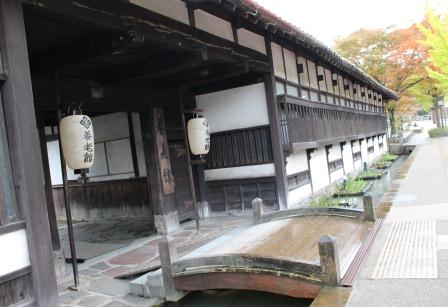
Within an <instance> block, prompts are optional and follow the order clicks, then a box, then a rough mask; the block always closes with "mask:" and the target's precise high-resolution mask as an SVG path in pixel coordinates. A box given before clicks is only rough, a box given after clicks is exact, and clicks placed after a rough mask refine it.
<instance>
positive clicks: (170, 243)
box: [159, 236, 184, 302]
mask: <svg viewBox="0 0 448 307" xmlns="http://www.w3.org/2000/svg"><path fill="white" fill-rule="evenodd" d="M159 255H160V266H161V268H162V278H163V288H164V292H165V298H166V300H167V301H172V302H173V301H174V302H175V301H178V300H179V299H180V298H182V297H183V296H184V294H183V292H182V291H178V290H176V288H175V286H174V278H173V266H172V263H173V262H174V261H176V259H177V249H176V244H175V241H174V238H172V237H169V236H164V237H163V238H162V239H161V240H160V241H159Z"/></svg>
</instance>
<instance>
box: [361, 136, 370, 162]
mask: <svg viewBox="0 0 448 307" xmlns="http://www.w3.org/2000/svg"><path fill="white" fill-rule="evenodd" d="M361 157H362V158H361V160H362V163H364V162H369V155H368V153H367V142H366V139H364V140H362V141H361Z"/></svg>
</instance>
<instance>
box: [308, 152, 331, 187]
mask: <svg viewBox="0 0 448 307" xmlns="http://www.w3.org/2000/svg"><path fill="white" fill-rule="evenodd" d="M326 155H327V154H326V152H325V148H318V149H316V150H315V151H314V152H313V153H312V154H311V160H310V172H311V180H312V181H313V189H314V192H317V191H319V190H321V189H323V188H324V187H326V186H327V185H328V184H329V177H328V165H327V157H326Z"/></svg>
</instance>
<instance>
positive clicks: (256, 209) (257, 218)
mask: <svg viewBox="0 0 448 307" xmlns="http://www.w3.org/2000/svg"><path fill="white" fill-rule="evenodd" d="M252 216H253V219H252V223H253V224H260V223H261V222H262V216H263V200H262V199H261V198H258V197H257V198H255V199H254V200H252Z"/></svg>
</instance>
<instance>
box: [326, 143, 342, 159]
mask: <svg viewBox="0 0 448 307" xmlns="http://www.w3.org/2000/svg"><path fill="white" fill-rule="evenodd" d="M341 158H342V153H341V146H340V145H339V144H333V146H331V148H330V149H329V150H328V162H332V161H334V160H338V159H341Z"/></svg>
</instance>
